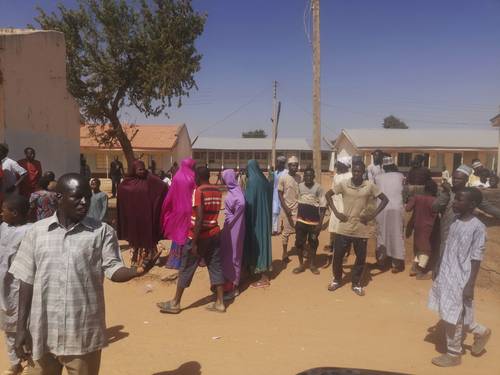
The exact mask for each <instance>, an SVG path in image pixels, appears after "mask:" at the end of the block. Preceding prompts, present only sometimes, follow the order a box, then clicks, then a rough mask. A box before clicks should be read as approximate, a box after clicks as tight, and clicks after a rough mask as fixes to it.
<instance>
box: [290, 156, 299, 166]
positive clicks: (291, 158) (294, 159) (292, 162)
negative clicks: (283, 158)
mask: <svg viewBox="0 0 500 375" xmlns="http://www.w3.org/2000/svg"><path fill="white" fill-rule="evenodd" d="M294 163H297V164H298V163H299V159H297V157H296V156H290V157H289V158H288V164H294Z"/></svg>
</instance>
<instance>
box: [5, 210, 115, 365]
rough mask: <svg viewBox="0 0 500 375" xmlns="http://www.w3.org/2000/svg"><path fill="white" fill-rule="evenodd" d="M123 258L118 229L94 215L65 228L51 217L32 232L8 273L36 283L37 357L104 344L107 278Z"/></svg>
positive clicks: (34, 333) (72, 352) (33, 309)
mask: <svg viewBox="0 0 500 375" xmlns="http://www.w3.org/2000/svg"><path fill="white" fill-rule="evenodd" d="M123 266H124V265H123V260H122V258H121V254H120V247H119V245H118V240H117V237H116V233H115V231H114V230H113V229H112V228H111V227H110V226H109V225H107V224H104V223H101V222H98V221H95V220H93V219H90V218H85V219H83V220H82V221H81V222H80V223H78V224H76V225H74V226H73V227H71V228H68V229H66V228H64V227H63V226H62V225H61V224H59V221H58V219H57V215H53V216H52V217H50V218H48V219H44V220H41V221H39V222H37V223H35V224H33V227H32V228H31V229H30V230H29V231H28V233H27V234H26V237H25V238H24V240H23V242H22V243H21V246H20V248H19V251H18V252H17V255H16V258H15V259H14V262H13V263H12V266H11V267H10V270H9V272H10V273H12V274H13V275H14V277H15V278H16V279H19V280H21V281H23V282H25V283H27V284H31V285H33V300H32V302H31V313H30V319H29V330H30V333H31V335H32V337H33V359H34V360H37V359H40V358H42V356H43V355H44V354H45V353H49V352H50V353H52V354H54V355H57V356H65V355H83V354H86V353H91V352H94V351H96V350H100V349H101V348H103V347H104V346H106V343H107V339H106V322H105V316H104V289H103V282H104V276H106V277H107V278H108V279H111V277H112V276H113V274H114V273H115V272H116V271H117V270H118V269H120V268H122V267H123Z"/></svg>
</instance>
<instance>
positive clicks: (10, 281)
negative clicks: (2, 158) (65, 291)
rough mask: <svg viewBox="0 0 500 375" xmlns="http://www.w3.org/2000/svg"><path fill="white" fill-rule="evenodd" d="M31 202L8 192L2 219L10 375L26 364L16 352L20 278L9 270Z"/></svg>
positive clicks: (0, 264) (2, 308) (0, 278)
mask: <svg viewBox="0 0 500 375" xmlns="http://www.w3.org/2000/svg"><path fill="white" fill-rule="evenodd" d="M28 212H29V202H28V200H27V199H26V198H25V197H24V196H21V195H17V194H13V195H10V196H7V198H6V199H5V201H4V202H3V204H2V218H3V223H2V224H0V314H1V319H0V320H1V323H2V327H1V328H2V330H3V331H4V332H5V342H6V344H7V354H8V356H9V361H10V365H11V367H10V368H9V369H8V370H7V371H5V372H4V374H8V375H17V374H21V373H22V371H23V367H22V365H21V360H20V359H19V357H18V356H17V354H16V350H15V345H14V343H15V339H16V326H17V310H18V299H19V280H16V279H14V277H13V276H12V274H10V273H9V272H8V270H9V267H10V265H11V263H12V261H13V260H14V257H15V256H16V253H17V249H19V245H20V244H21V241H22V240H23V238H24V235H25V234H26V231H27V230H28V229H29V228H30V226H31V224H27V222H28Z"/></svg>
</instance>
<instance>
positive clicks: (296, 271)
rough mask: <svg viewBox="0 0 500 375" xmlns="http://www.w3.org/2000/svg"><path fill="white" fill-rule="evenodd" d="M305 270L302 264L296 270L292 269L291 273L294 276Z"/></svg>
mask: <svg viewBox="0 0 500 375" xmlns="http://www.w3.org/2000/svg"><path fill="white" fill-rule="evenodd" d="M305 270H306V266H304V265H303V264H301V265H300V266H298V267H297V268H294V269H293V271H292V272H293V273H294V274H299V273H302V272H304V271H305Z"/></svg>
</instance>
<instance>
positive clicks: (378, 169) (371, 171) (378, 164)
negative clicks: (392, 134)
mask: <svg viewBox="0 0 500 375" xmlns="http://www.w3.org/2000/svg"><path fill="white" fill-rule="evenodd" d="M372 157H373V163H372V164H370V165H369V166H368V168H366V175H367V177H368V180H369V181H371V182H373V181H375V177H376V176H378V175H379V174H381V173H384V169H383V168H382V161H383V159H384V152H383V151H382V150H375V151H373V153H372Z"/></svg>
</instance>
